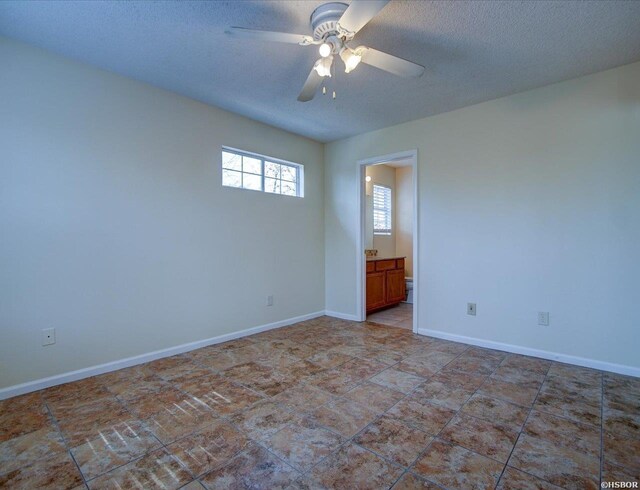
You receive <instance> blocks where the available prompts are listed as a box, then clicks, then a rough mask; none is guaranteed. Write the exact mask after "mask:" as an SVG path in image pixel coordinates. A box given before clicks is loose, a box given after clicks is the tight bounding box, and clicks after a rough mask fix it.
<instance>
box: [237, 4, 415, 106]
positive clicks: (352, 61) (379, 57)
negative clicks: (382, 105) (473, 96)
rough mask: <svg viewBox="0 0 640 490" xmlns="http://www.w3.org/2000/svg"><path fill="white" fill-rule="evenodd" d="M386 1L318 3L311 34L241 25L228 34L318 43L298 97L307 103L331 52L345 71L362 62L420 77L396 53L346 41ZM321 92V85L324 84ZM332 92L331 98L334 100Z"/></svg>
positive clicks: (328, 64) (329, 62)
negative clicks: (314, 60)
mask: <svg viewBox="0 0 640 490" xmlns="http://www.w3.org/2000/svg"><path fill="white" fill-rule="evenodd" d="M387 3H389V0H352V2H351V4H350V5H347V4H346V3H342V2H329V3H324V4H322V5H320V6H319V7H318V8H316V9H315V10H314V11H313V13H312V14H311V19H310V22H311V28H312V30H313V36H307V35H304V34H289V33H284V32H271V31H260V30H255V29H246V28H243V27H230V28H229V29H227V31H226V32H227V33H228V34H232V35H235V36H241V37H244V38H246V39H255V40H260V41H273V42H281V43H288V44H298V45H300V46H310V45H320V46H319V48H318V51H319V53H320V56H321V58H320V59H319V60H317V61H316V62H315V63H314V65H313V68H312V69H311V72H310V73H309V75H308V76H307V80H306V82H305V84H304V86H303V87H302V91H301V92H300V95H299V96H298V100H299V101H301V102H307V101H309V100H311V99H313V97H314V96H315V94H316V92H317V91H318V88H319V87H320V86H321V85H322V82H323V80H324V78H325V77H331V66H332V63H333V57H334V55H339V56H340V58H341V59H342V62H343V63H344V66H345V70H344V71H345V73H350V72H351V71H353V70H354V69H355V68H356V67H357V66H358V65H359V64H360V63H361V62H362V63H365V64H368V65H371V66H374V67H376V68H379V69H381V70H384V71H387V72H389V73H393V74H394V75H399V76H403V77H419V76H421V75H422V73H423V72H424V66H422V65H418V64H416V63H413V62H411V61H407V60H405V59H402V58H399V57H397V56H394V55H391V54H387V53H384V52H382V51H378V50H376V49H372V48H369V47H367V46H358V47H357V48H352V47H351V46H349V43H350V42H351V41H352V40H353V38H354V36H355V35H356V34H357V33H358V32H359V31H360V29H362V28H363V27H364V26H365V25H366V24H367V23H368V22H369V21H370V20H371V19H373V18H374V17H375V16H376V15H377V14H378V12H380V10H382V9H383V8H384V6H385V5H386V4H387ZM323 93H325V91H324V87H323ZM335 97H336V96H335V91H333V98H334V99H335Z"/></svg>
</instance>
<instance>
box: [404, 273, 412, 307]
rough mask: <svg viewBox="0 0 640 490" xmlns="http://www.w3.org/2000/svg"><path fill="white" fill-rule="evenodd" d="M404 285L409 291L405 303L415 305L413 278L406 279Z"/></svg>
mask: <svg viewBox="0 0 640 490" xmlns="http://www.w3.org/2000/svg"><path fill="white" fill-rule="evenodd" d="M404 284H405V288H406V290H407V300H406V301H405V303H411V304H413V277H405V278H404Z"/></svg>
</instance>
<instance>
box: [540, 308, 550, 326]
mask: <svg viewBox="0 0 640 490" xmlns="http://www.w3.org/2000/svg"><path fill="white" fill-rule="evenodd" d="M538 325H544V326H545V327H546V326H548V325H549V312H548V311H539V312H538Z"/></svg>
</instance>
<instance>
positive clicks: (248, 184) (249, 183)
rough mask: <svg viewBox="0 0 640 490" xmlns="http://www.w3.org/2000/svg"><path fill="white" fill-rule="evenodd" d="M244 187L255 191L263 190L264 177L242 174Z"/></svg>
mask: <svg viewBox="0 0 640 490" xmlns="http://www.w3.org/2000/svg"><path fill="white" fill-rule="evenodd" d="M242 187H244V188H245V189H253V190H254V191H261V190H262V177H260V176H259V175H251V174H244V175H243V176H242Z"/></svg>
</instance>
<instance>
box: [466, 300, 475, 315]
mask: <svg viewBox="0 0 640 490" xmlns="http://www.w3.org/2000/svg"><path fill="white" fill-rule="evenodd" d="M467 315H472V316H476V304H475V303H467Z"/></svg>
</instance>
